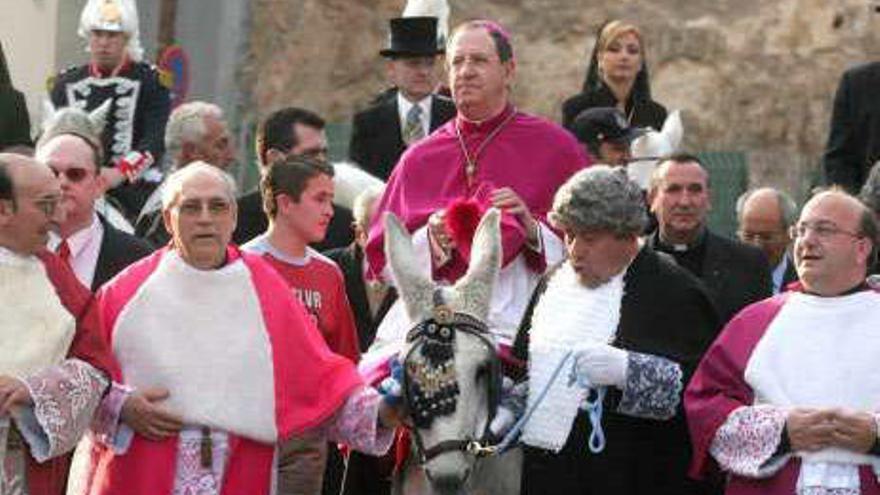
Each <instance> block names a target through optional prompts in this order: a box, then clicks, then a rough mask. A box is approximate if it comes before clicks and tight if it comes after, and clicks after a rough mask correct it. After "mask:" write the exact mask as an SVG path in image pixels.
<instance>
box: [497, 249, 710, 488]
mask: <svg viewBox="0 0 880 495" xmlns="http://www.w3.org/2000/svg"><path fill="white" fill-rule="evenodd" d="M548 279H549V275H547V276H545V277H544V279H543V280H542V282H541V283H540V284H539V285H538V288H537V289H536V291H535V296H533V297H532V301H531V303H530V305H529V307H528V309H527V310H526V314H525V317H524V319H523V324H522V325H521V327H520V330H519V333H518V335H517V338H516V342H515V344H514V354H515V355H516V356H517V357H519V358H520V359H524V360H525V359H527V358H528V341H529V331H530V329H531V328H530V324H531V319H532V314H533V311H534V309H535V306H536V304H537V302H538V301H539V299H540V297H541V296H542V294H543V292H544V290H545V289H546V284H547V280H548ZM624 284H625V285H624V295H623V299H622V301H621V305H620V323H619V324H618V329H617V334H616V336H615V339H614V342H613V345H614V346H615V347H619V348H622V349H626V350H628V351H634V352H639V353H644V354H651V355H655V356H661V357H664V358H666V359H669V360H671V361H674V362H676V363H678V364H679V366H680V367H681V369H682V371H683V374H684V377H683V380H682V388H683V386H684V385H685V384H686V383H687V380H688V379H689V378H690V376H691V374H692V373H693V371H694V370H695V369H696V366H697V363H698V362H699V360H700V358H701V357H702V355H703V352H704V351H705V350H706V348H707V347H708V346H709V344H710V343H711V342H712V340H713V339H714V337H715V335H716V334H717V332H718V330H719V329H720V322H719V320H718V316H717V315H716V313H715V309H714V306H713V304H712V302H711V300H710V298H709V295H708V294H707V293H706V291H705V289H704V287H703V285H702V284H701V283H700V282H699V280H697V279H696V278H695V277H694V276H693V275H691V274H690V273H689V272H688V271H687V270H685V269H683V268H681V267H679V266H678V265H676V264H675V261H673V260H672V259H671V258H670V257H669V256H667V255H665V254H662V253H657V252H655V251H653V250H652V249H650V248H647V247H646V248H642V249H641V250H640V252H639V254H638V255H637V256H636V258H635V259H634V260H633V262H632V263H631V264H630V266H629V268H628V269H627V272H626V274H625V275H624ZM560 317H564V315H560ZM682 392H683V390H682ZM680 393H681V392H679V394H680ZM620 399H621V393H620V391H619V390H618V389H616V388H608V392H607V395H606V397H605V402H604V414H603V417H602V426H603V429H604V432H605V437H606V439H607V444H606V447H605V450H604V451H603V452H602V453H600V454H591V453H590V452H589V451H588V450H587V444H586V439H587V438H588V436H589V433H590V423H589V421H588V420H587V417H586V413H584V412H583V411H581V412H579V414H578V417H577V419H576V420H575V423H574V425H573V426H572V430H571V434H570V435H569V438H568V441H567V443H566V445H565V447H563V450H562V451H560V453H559V454H554V453H552V452H549V451H544V450H541V449H535V448H530V447H527V448H526V458H525V464H524V466H523V471H524V473H523V487H522V489H523V494H524V495H535V494H543V493H565V494H575V495H580V494H591V495H604V494H615V495H618V494H619V495H642V494H644V495H648V494H650V495H657V494H659V495H665V494H668V495H680V494H682V493H691V492H692V489H693V488H692V487H691V485H690V484H689V482H687V481H685V478H686V476H685V474H686V471H687V467H688V463H689V461H690V454H691V451H690V442H689V437H688V432H687V427H686V424H685V416H684V409H683V405H682V403H679V405H678V412H677V414H676V415H675V416H674V417H673V418H671V419H669V420H666V421H659V420H651V419H643V418H637V417H633V416H628V415H624V414H622V413H618V412H617V405H618V404H619V401H620Z"/></svg>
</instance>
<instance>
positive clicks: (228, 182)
mask: <svg viewBox="0 0 880 495" xmlns="http://www.w3.org/2000/svg"><path fill="white" fill-rule="evenodd" d="M198 175H209V176H211V177H212V178H214V179H216V180H217V181H218V182H221V183H222V184H223V185H224V186H225V189H226V195H227V197H228V199H229V201H230V202H232V203H235V198H236V196H237V190H238V188H237V187H236V186H235V179H233V178H232V176H231V175H229V174H227V173H226V172H224V171H222V170H220V169H219V168H217V167H215V166H213V165H211V164H210V163H207V162H203V161H195V162H192V163H190V164H189V165H187V166H186V167H183V168H181V169H177V170H175V171H174V172H172V173H171V175H169V176H168V178H167V179H165V184H164V185H163V186H162V211H165V210H168V209H169V208H171V207H173V206H174V205H175V203H177V198H178V197H180V194H181V193H182V192H183V185H184V184H186V182H187V181H188V180H190V179H192V178H194V177H196V176H198Z"/></svg>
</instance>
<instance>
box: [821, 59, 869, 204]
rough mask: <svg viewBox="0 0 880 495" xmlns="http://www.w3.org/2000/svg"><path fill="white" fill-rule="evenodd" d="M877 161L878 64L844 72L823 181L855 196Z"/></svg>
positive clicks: (833, 116) (834, 114)
mask: <svg viewBox="0 0 880 495" xmlns="http://www.w3.org/2000/svg"><path fill="white" fill-rule="evenodd" d="M877 160H880V62H874V63H870V64H864V65H860V66H857V67H854V68H852V69H850V70H848V71H846V72H844V74H843V77H842V78H841V79H840V85H839V86H838V87H837V93H836V94H835V95H834V110H833V113H832V116H831V129H830V132H829V134H828V145H827V147H826V148H825V160H824V167H825V178H826V180H827V182H828V183H829V184H838V185H841V186H843V187H845V188H846V189H847V190H848V191H850V192H852V193H858V192H859V190H860V189H861V187H862V184H864V182H865V179H867V178H868V171H870V169H871V166H872V165H874V162H876V161H877Z"/></svg>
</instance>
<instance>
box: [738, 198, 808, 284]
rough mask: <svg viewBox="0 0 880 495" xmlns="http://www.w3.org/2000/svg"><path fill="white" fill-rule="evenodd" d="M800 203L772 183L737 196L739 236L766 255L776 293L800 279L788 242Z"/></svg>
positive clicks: (789, 242) (789, 241)
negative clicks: (790, 229)
mask: <svg viewBox="0 0 880 495" xmlns="http://www.w3.org/2000/svg"><path fill="white" fill-rule="evenodd" d="M797 214H798V211H797V204H796V203H795V202H794V200H793V199H791V197H790V196H789V195H788V194H786V193H785V192H784V191H780V190H778V189H774V188H772V187H764V188H760V189H755V190H750V191H746V192H745V193H743V194H742V196H740V197H739V199H737V200H736V218H737V220H738V221H739V230H738V231H737V236H738V237H739V239H740V240H741V241H743V242H745V243H747V244H751V245H753V246H755V247H757V248H759V249H761V250H762V251H764V255H766V256H767V262H768V263H769V266H770V275H771V282H772V283H773V293H774V294H778V293H779V292H781V291H783V290H785V288H786V286H788V284H790V283H792V282H795V281H797V271H796V270H795V267H794V260H792V259H791V254H790V253H789V246H790V244H791V238H790V237H789V227H791V226H792V224H794V222H795V221H796V220H797Z"/></svg>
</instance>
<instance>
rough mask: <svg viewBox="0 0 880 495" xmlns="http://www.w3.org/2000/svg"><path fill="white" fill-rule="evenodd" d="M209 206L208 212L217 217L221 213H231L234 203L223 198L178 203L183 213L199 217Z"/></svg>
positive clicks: (178, 208) (179, 209)
mask: <svg viewBox="0 0 880 495" xmlns="http://www.w3.org/2000/svg"><path fill="white" fill-rule="evenodd" d="M205 208H207V209H208V214H210V215H211V216H212V217H217V216H221V215H225V214H226V213H229V210H231V209H232V205H231V204H230V203H229V201H225V200H222V199H209V200H208V201H204V202H203V201H199V200H197V199H193V200H187V201H184V202H183V203H180V205H178V207H177V210H178V211H179V212H180V214H181V215H184V216H189V217H197V216H199V215H200V214H201V213H202V211H203V210H204V209H205Z"/></svg>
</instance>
